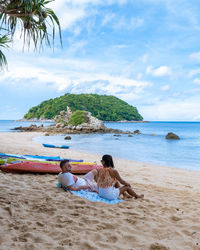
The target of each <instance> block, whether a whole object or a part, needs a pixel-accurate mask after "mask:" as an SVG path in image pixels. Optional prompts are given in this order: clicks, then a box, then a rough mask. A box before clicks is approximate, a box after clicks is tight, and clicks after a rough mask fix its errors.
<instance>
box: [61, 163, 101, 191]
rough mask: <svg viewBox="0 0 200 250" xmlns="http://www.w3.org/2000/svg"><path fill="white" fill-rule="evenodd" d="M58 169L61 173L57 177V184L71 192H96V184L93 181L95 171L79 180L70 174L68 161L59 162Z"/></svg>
mask: <svg viewBox="0 0 200 250" xmlns="http://www.w3.org/2000/svg"><path fill="white" fill-rule="evenodd" d="M60 168H61V170H62V172H61V173H60V174H59V175H58V182H59V183H60V184H61V186H62V187H65V188H67V189H69V190H71V191H79V190H82V189H88V191H90V192H98V187H97V183H96V182H95V181H94V171H95V170H92V171H90V172H89V173H87V174H86V175H84V176H83V177H82V178H79V177H77V176H75V175H73V174H71V173H70V171H71V168H72V166H71V165H70V163H69V160H63V161H61V162H60Z"/></svg>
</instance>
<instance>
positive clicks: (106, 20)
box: [101, 13, 115, 26]
mask: <svg viewBox="0 0 200 250" xmlns="http://www.w3.org/2000/svg"><path fill="white" fill-rule="evenodd" d="M114 18H115V14H113V13H106V14H105V16H104V17H103V20H102V23H101V25H102V26H104V25H106V24H108V23H110V22H111V21H112V20H113V19H114Z"/></svg>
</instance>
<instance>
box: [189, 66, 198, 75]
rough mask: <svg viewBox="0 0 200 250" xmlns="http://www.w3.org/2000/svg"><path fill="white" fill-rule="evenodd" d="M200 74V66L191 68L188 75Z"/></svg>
mask: <svg viewBox="0 0 200 250" xmlns="http://www.w3.org/2000/svg"><path fill="white" fill-rule="evenodd" d="M199 74H200V68H198V69H193V70H191V71H190V72H189V74H188V76H189V77H193V76H195V75H199Z"/></svg>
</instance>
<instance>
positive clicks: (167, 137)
mask: <svg viewBox="0 0 200 250" xmlns="http://www.w3.org/2000/svg"><path fill="white" fill-rule="evenodd" d="M165 138H166V139H170V140H179V139H180V137H179V136H178V135H176V134H174V133H172V132H169V133H168V134H167V135H166V136H165Z"/></svg>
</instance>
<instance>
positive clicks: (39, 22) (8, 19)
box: [0, 0, 62, 50]
mask: <svg viewBox="0 0 200 250" xmlns="http://www.w3.org/2000/svg"><path fill="white" fill-rule="evenodd" d="M52 1H54V0H48V1H46V0H10V1H6V2H7V4H5V3H4V4H3V5H1V3H0V26H5V27H6V28H7V29H8V30H9V32H10V33H11V35H12V36H13V35H14V33H15V32H16V28H17V27H18V26H19V27H20V30H21V34H22V35H23V38H24V44H27V45H28V47H30V44H31V42H33V44H34V46H35V49H38V50H40V49H41V48H42V47H43V44H44V43H45V44H46V45H49V46H50V44H51V42H50V34H49V32H48V28H49V27H50V28H51V29H52V31H51V33H52V43H53V45H54V40H55V28H56V26H57V27H58V30H59V38H60V42H61V45H62V36H61V27H60V23H59V20H58V18H57V16H56V14H55V13H54V12H53V10H51V9H50V8H47V7H46V5H47V4H48V3H50V2H52ZM4 2H5V1H4ZM48 21H50V22H48Z"/></svg>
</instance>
